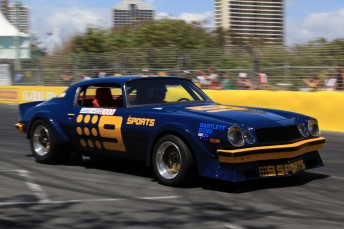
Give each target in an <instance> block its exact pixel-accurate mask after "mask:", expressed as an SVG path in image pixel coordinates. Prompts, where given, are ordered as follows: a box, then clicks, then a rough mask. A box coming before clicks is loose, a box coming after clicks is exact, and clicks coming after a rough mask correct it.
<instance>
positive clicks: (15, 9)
mask: <svg viewBox="0 0 344 229" xmlns="http://www.w3.org/2000/svg"><path fill="white" fill-rule="evenodd" d="M7 19H8V21H9V22H10V23H11V24H12V25H14V26H15V27H17V29H18V30H19V31H20V32H23V33H29V9H28V7H27V6H25V5H23V4H22V3H20V2H18V1H17V2H16V3H10V4H8V8H7Z"/></svg>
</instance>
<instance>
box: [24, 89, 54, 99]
mask: <svg viewBox="0 0 344 229" xmlns="http://www.w3.org/2000/svg"><path fill="white" fill-rule="evenodd" d="M54 97H56V93H55V92H50V91H23V93H22V98H23V100H24V101H42V100H48V99H51V98H54Z"/></svg>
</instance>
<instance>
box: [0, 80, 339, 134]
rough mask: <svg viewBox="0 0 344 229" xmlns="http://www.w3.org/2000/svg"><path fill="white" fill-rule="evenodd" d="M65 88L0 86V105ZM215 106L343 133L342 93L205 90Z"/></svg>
mask: <svg viewBox="0 0 344 229" xmlns="http://www.w3.org/2000/svg"><path fill="white" fill-rule="evenodd" d="M64 90H66V87H43V86H0V103H3V104H20V103H25V102H31V101H38V100H47V99H50V98H52V97H55V96H58V95H60V94H61V93H62V92H63V91H64ZM205 92H206V93H207V94H208V95H209V96H210V97H211V98H212V99H213V100H214V101H216V102H219V103H222V104H228V105H242V106H254V107H266V108H273V109H280V110H287V111H294V112H298V113H302V114H305V115H309V116H312V117H315V118H317V119H318V121H319V124H320V128H321V129H322V130H330V131H341V132H343V131H344V92H337V91H319V92H294V91H264V90H256V91H254V90H250V91H240V90H205Z"/></svg>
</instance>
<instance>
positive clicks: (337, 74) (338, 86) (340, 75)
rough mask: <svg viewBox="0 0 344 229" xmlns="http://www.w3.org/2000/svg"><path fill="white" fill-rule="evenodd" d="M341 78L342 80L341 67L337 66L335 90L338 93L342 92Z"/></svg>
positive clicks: (343, 76) (343, 88) (343, 74)
mask: <svg viewBox="0 0 344 229" xmlns="http://www.w3.org/2000/svg"><path fill="white" fill-rule="evenodd" d="M343 78H344V73H343V67H342V66H341V65H338V66H337V71H336V79H337V87H336V89H337V90H339V91H342V90H344V85H343Z"/></svg>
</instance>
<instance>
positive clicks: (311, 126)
mask: <svg viewBox="0 0 344 229" xmlns="http://www.w3.org/2000/svg"><path fill="white" fill-rule="evenodd" d="M307 128H308V131H309V133H311V135H312V136H315V137H317V136H319V135H320V130H319V126H318V121H317V120H316V119H314V118H313V119H310V120H309V121H308V124H307Z"/></svg>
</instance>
